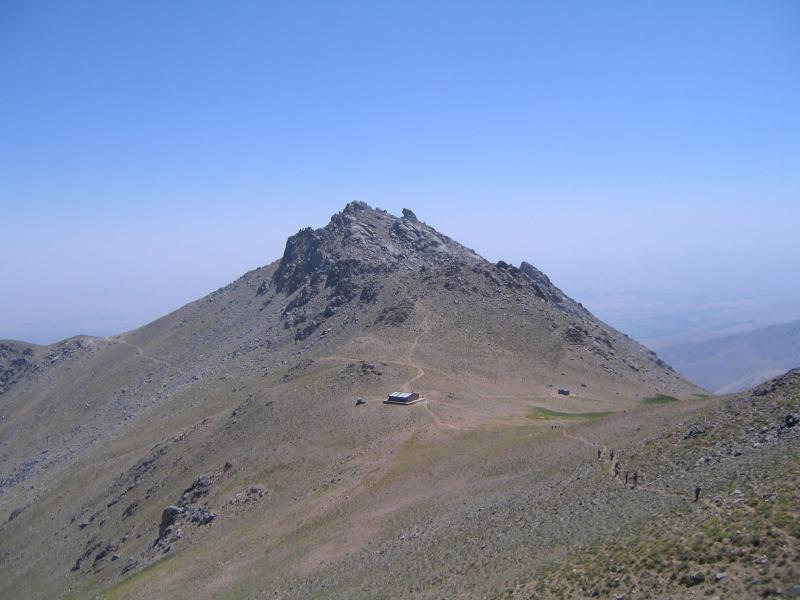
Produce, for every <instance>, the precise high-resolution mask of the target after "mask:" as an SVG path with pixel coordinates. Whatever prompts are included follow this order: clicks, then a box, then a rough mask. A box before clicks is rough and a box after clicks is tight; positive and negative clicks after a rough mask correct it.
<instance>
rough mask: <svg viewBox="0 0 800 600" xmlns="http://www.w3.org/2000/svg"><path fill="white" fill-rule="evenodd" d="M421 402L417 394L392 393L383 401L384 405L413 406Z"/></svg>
mask: <svg viewBox="0 0 800 600" xmlns="http://www.w3.org/2000/svg"><path fill="white" fill-rule="evenodd" d="M420 400H422V398H421V397H420V395H419V394H418V393H417V392H392V393H391V394H389V397H388V398H387V399H386V400H384V401H383V403H384V404H404V405H407V404H414V403H416V402H419V401H420Z"/></svg>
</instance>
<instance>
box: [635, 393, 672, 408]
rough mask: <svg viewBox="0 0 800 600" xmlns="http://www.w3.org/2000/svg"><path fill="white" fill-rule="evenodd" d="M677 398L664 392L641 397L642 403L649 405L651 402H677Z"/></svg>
mask: <svg viewBox="0 0 800 600" xmlns="http://www.w3.org/2000/svg"><path fill="white" fill-rule="evenodd" d="M678 401H679V400H678V399H677V398H676V397H675V396H667V395H666V394H656V395H655V396H649V397H648V398H642V404H645V405H648V406H649V405H651V404H669V403H670V402H678Z"/></svg>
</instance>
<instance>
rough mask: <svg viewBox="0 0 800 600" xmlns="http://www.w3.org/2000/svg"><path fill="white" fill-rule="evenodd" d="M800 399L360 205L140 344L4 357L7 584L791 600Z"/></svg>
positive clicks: (116, 341) (146, 330) (51, 592)
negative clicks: (714, 366)
mask: <svg viewBox="0 0 800 600" xmlns="http://www.w3.org/2000/svg"><path fill="white" fill-rule="evenodd" d="M423 216H424V215H423ZM395 392H413V397H414V400H415V401H414V402H413V403H409V404H408V405H406V406H403V405H402V404H403V403H402V402H400V403H399V404H398V403H394V404H387V403H384V401H385V400H386V399H387V398H388V395H389V394H393V393H395ZM797 392H798V384H797V380H796V375H795V376H793V378H792V377H788V378H786V379H782V380H779V381H776V382H773V383H771V384H765V385H764V386H762V387H760V388H758V389H757V390H754V391H753V392H752V394H749V393H748V394H745V395H740V396H736V397H720V398H711V397H709V396H708V395H707V394H706V393H705V392H704V391H703V390H701V389H699V388H697V387H696V386H694V385H692V384H691V383H689V382H687V381H685V380H684V379H682V378H681V377H680V376H679V375H678V374H676V373H675V372H674V371H673V370H672V369H671V368H670V367H669V366H668V365H666V364H665V363H664V362H663V361H661V360H660V359H659V358H658V357H657V356H656V355H655V354H654V353H653V352H651V351H649V350H648V349H646V348H645V347H643V346H641V345H640V344H638V343H636V342H635V341H634V340H632V339H630V338H628V337H627V336H625V335H624V334H622V333H620V332H618V331H616V330H615V329H613V328H612V327H610V326H608V325H607V324H605V323H603V322H602V321H600V320H599V319H597V318H596V317H594V316H593V315H592V314H591V313H590V312H589V311H588V310H587V309H586V308H584V307H583V306H581V305H580V304H579V303H578V302H575V301H574V300H572V299H571V298H569V297H568V296H567V295H566V294H564V293H563V292H562V291H561V290H560V289H558V288H557V287H556V286H555V285H554V284H553V283H552V282H551V281H550V279H549V278H548V277H547V276H546V275H545V274H544V273H542V272H541V271H539V270H538V269H536V268H535V267H534V266H532V265H531V264H529V263H527V262H523V263H522V264H521V265H520V266H519V267H517V266H514V265H511V264H508V263H506V262H502V261H501V262H498V263H491V262H489V261H487V260H485V259H484V258H482V257H481V256H479V255H478V254H477V253H475V252H474V251H472V250H470V249H468V248H465V247H464V246H462V245H461V244H459V243H457V242H456V241H454V240H452V239H450V238H448V237H447V236H445V235H443V234H442V233H439V232H438V231H436V230H435V229H434V228H432V227H430V226H429V225H427V224H425V223H424V222H423V221H422V220H420V219H419V218H418V217H417V216H416V215H415V214H414V212H413V211H411V210H409V209H404V210H403V211H402V214H401V215H400V216H394V215H391V214H389V213H387V212H386V211H383V210H379V209H373V208H371V207H369V206H368V205H366V204H364V203H362V202H352V203H350V204H348V205H347V206H346V207H345V208H344V210H342V211H341V212H340V213H337V214H335V215H334V216H333V217H332V218H331V220H330V222H329V223H328V224H327V225H326V226H325V227H323V228H320V229H303V230H301V231H299V232H298V233H296V234H295V235H293V236H291V237H289V239H288V240H287V242H286V248H285V251H284V254H283V256H282V257H281V258H280V259H279V260H277V261H275V262H273V263H271V264H269V265H267V266H264V267H261V268H259V269H255V270H253V271H251V272H249V273H246V274H244V275H243V276H242V277H240V278H239V279H237V280H236V281H234V282H233V283H231V284H230V285H228V286H226V287H224V288H221V289H219V290H216V291H214V292H212V293H211V294H209V295H208V296H206V297H204V298H201V299H199V300H197V301H195V302H192V303H190V304H188V305H186V306H184V307H182V308H180V309H179V310H177V311H175V312H173V313H171V314H168V315H166V316H164V317H162V318H161V319H158V320H157V321H154V322H153V323H150V324H148V325H145V326H144V327H141V328H139V329H137V330H134V331H130V332H127V333H123V334H120V335H117V336H113V337H109V338H91V337H79V338H73V339H70V340H65V341H64V342H60V343H58V344H54V345H52V346H35V345H31V344H25V343H22V342H13V341H4V342H2V343H0V417H1V418H0V521H2V525H0V573H2V577H0V596H2V597H4V598H86V597H91V598H97V597H99V598H220V597H227V598H286V599H288V598H348V599H350V598H386V597H391V598H434V597H463V598H474V597H485V596H490V597H520V598H522V597H525V598H527V597H540V596H544V597H567V596H569V597H581V596H585V597H615V596H619V595H622V596H623V597H628V595H629V594H630V597H640V595H642V594H644V593H653V592H652V590H660V591H659V592H658V597H670V596H672V597H685V595H686V593H687V590H689V589H691V590H700V591H702V593H703V594H704V595H712V594H714V593H715V590H718V589H719V590H722V591H723V592H724V591H725V590H727V591H728V592H730V593H733V594H739V595H742V594H743V595H747V594H750V593H751V592H752V593H758V594H761V593H765V592H766V591H767V590H768V589H774V590H778V591H780V592H781V593H789V591H790V585H789V583H791V581H790V580H791V578H792V577H796V571H794V570H793V568H792V567H791V565H792V561H793V560H794V561H795V562H796V556H795V554H796V545H797V533H798V532H797V531H795V529H796V528H793V527H792V525H791V523H792V519H795V520H796V516H797V497H796V494H795V495H792V493H793V492H792V491H791V490H792V489H793V488H792V487H791V486H792V485H794V483H792V482H794V481H795V479H796V477H797V470H796V468H794V467H792V466H791V465H796V464H798V463H797V461H796V460H795V458H796V456H795V455H796V452H797V443H798V441H797V440H798V438H797V434H798V431H800V428H799V427H798V425H797V422H798V420H797V419H798V417H797V415H798V412H799V411H798V407H797V403H798V393H797ZM396 397H398V398H403V397H404V396H403V395H402V394H401V395H399V396H396ZM409 397H411V396H409ZM784 413H785V414H784ZM748 428H749V429H748ZM765 428H766V429H765ZM792 457H795V458H792ZM790 458H792V460H793V462H792V461H790V460H789V459H790ZM787 465H788V466H787ZM741 472H747V473H748V479H747V481H746V482H743V483H741V484H740V482H739V480H738V479H737V478H738V477H739V474H740V473H741ZM698 488H699V489H700V491H699V492H698V491H697V489H698ZM734 490H738V492H737V493H736V494H733V491H734ZM740 497H741V498H742V501H741V502H739V501H738V499H739V498H740ZM765 498H769V500H764V499H765ZM753 502H755V504H753ZM764 502H768V504H764V506H763V507H762V504H763V503H764ZM745 506H752V507H754V511H755V512H754V513H751V512H749V511H748V510H747V509H745V508H744V507H745ZM739 509H741V510H739ZM753 515H758V519H756V518H755V517H754V516H753ZM714 519H716V520H714ZM731 519H733V520H731ZM732 522H735V523H736V527H737V529H736V531H733V530H731V531H729V529H731V527H729V524H730V523H732ZM726 523H727V524H726ZM654 525H657V526H654ZM770 531H771V532H773V533H770ZM737 532H740V533H741V535H740V533H737ZM775 532H777V533H775ZM698 536H701V537H698ZM702 536H704V537H702ZM742 536H744V537H742ZM748 536H749V537H748ZM753 536H756V537H758V539H759V543H758V544H754V543H750V545H749V546H748V545H747V543H745V542H746V540H750V542H752V540H754V539H755V537H753ZM776 536H777V537H776ZM734 537H735V538H736V540H737V541H735V542H733V541H732V540H733V539H734ZM740 538H741V539H740ZM778 539H779V540H780V544H776V543H773V542H774V541H775V540H778ZM698 540H699V541H698ZM742 540H745V542H743V543H741V544H740V543H739V542H740V541H742ZM695 542H697V543H695ZM748 543H749V542H748ZM631 544H639V545H640V546H639V545H637V546H635V547H636V548H640V547H641V551H638V550H637V551H636V552H627V553H625V552H623V550H626V549H629V548H631V547H634V546H631ZM731 544H733V545H734V546H735V548H736V552H733V551H729V548H730V547H731ZM662 547H663V548H664V552H663V553H660V554H659V553H656V552H655V551H654V550H653V549H655V548H662ZM760 548H763V549H764V550H763V552H764V556H765V557H766V562H762V555H761V554H760V552H761V550H759V549H760ZM682 549H683V550H682ZM684 550H685V551H684ZM706 550H708V551H706ZM626 551H627V550H626ZM659 552H660V551H659ZM782 553H783V554H782ZM665 557H667V558H665ZM641 560H646V561H648V563H647V568H646V569H639V567H637V569H638V571H637V572H641V573H642V575H641V576H639V575H637V576H631V575H629V574H630V573H631V570H632V569H633V565H634V564H638V563H637V561H641ZM781 561H782V562H781ZM565 565H569V568H567V567H565ZM773 565H774V566H773ZM670 573H675V576H674V577H673V576H671V575H670ZM720 573H722V574H723V575H719V574H720ZM768 578H769V579H768ZM756 580H757V581H756ZM726 586H727V587H726ZM648 590H650V591H648ZM642 597H643V596H642Z"/></svg>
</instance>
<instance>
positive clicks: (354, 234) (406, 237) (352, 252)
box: [273, 200, 485, 293]
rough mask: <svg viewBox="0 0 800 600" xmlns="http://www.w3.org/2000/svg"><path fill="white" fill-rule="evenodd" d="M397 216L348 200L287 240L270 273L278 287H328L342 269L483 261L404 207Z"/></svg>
mask: <svg viewBox="0 0 800 600" xmlns="http://www.w3.org/2000/svg"><path fill="white" fill-rule="evenodd" d="M402 215H403V216H402V217H396V216H394V215H392V214H390V213H388V212H387V211H385V210H382V209H379V208H372V207H371V206H369V205H368V204H367V203H365V202H361V201H357V200H356V201H353V202H350V203H349V204H347V205H346V206H345V207H344V209H343V210H342V211H341V212H338V213H336V214H335V215H333V216H332V217H331V220H330V222H329V223H328V225H326V226H325V227H323V228H321V229H311V228H305V229H301V230H300V231H299V232H298V233H296V234H295V235H293V236H291V237H290V238H289V239H288V240H287V241H286V249H285V251H284V253H283V257H282V258H281V261H280V265H279V266H278V269H277V270H276V271H275V274H274V276H273V283H274V284H275V287H276V290H277V291H278V292H286V293H292V292H294V291H295V290H297V289H298V288H299V287H301V286H303V285H304V284H307V283H310V284H312V285H322V284H324V285H325V287H330V286H331V285H333V284H332V283H331V281H334V282H335V281H338V279H339V276H340V274H341V273H343V272H345V271H346V272H347V273H350V274H354V273H361V274H364V273H369V272H373V273H375V272H386V271H391V270H395V269H400V268H406V269H412V270H416V269H420V268H422V267H423V266H425V265H428V266H434V265H440V264H443V263H446V262H453V261H455V262H459V263H467V264H476V263H478V262H485V261H484V259H482V258H481V257H480V256H478V255H477V254H476V253H475V252H473V251H472V250H469V249H467V248H465V247H464V246H462V245H461V244H459V243H457V242H455V241H453V240H452V239H450V238H449V237H447V236H445V235H442V234H441V233H439V232H438V231H436V230H435V229H434V228H433V227H431V226H429V225H427V224H425V223H423V222H422V221H420V220H419V219H418V218H417V216H416V215H415V214H414V212H413V211H412V210H410V209H408V208H404V209H403V213H402Z"/></svg>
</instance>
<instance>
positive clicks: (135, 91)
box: [0, 1, 800, 346]
mask: <svg viewBox="0 0 800 600" xmlns="http://www.w3.org/2000/svg"><path fill="white" fill-rule="evenodd" d="M798 34H800V5H798V4H797V3H795V2H788V1H787V2H763V3H740V2H731V3H722V2H720V3H711V2H709V3H703V4H702V5H700V4H697V3H690V2H676V3H669V4H668V5H666V4H665V5H654V4H647V5H645V4H644V3H635V2H630V3H618V4H614V5H613V8H612V7H611V5H600V4H597V3H588V2H587V3H581V2H576V3H537V4H535V5H533V4H532V3H508V4H504V5H503V6H502V7H501V8H498V7H497V6H493V7H491V8H489V7H487V6H486V5H481V4H478V3H461V2H459V3H442V4H437V5H436V6H435V7H432V6H428V5H426V4H422V3H416V4H411V3H408V4H403V5H396V6H390V5H374V4H372V3H369V4H368V3H355V2H348V3H341V4H337V5H335V6H334V5H330V4H328V3H308V4H305V5H304V6H303V7H302V8H299V7H298V6H296V5H295V6H288V5H287V6H272V5H266V4H262V3H237V4H236V5H235V6H222V5H219V4H216V3H175V4H172V5H170V6H158V5H148V6H143V5H141V4H140V3H132V2H130V3H114V5H105V6H104V5H98V4H95V3H70V4H69V5H67V4H63V3H55V2H43V3H37V4H36V5H25V4H16V5H13V6H12V5H10V4H6V5H4V6H2V7H0V82H1V83H2V85H0V208H2V218H1V219H0V239H1V240H2V242H3V259H2V260H1V261H0V282H2V286H0V290H1V291H2V293H1V294H0V339H1V338H7V337H10V338H17V339H24V340H28V341H34V342H52V341H56V340H57V339H60V338H63V337H67V336H70V335H74V334H79V333H85V334H94V335H109V334H112V333H117V332H120V331H122V330H125V329H130V328H133V327H136V326H139V325H141V324H144V323H145V322H147V321H149V320H152V319H154V318H157V317H159V316H161V315H163V314H164V313H166V312H168V311H170V310H173V309H175V308H177V307H179V306H180V305H182V304H184V303H186V302H188V301H191V300H193V299H196V298H198V297H200V296H202V295H204V294H206V293H208V292H209V291H211V290H213V289H215V288H217V287H219V286H222V285H225V284H227V283H229V282H230V281H232V280H233V279H235V278H236V277H238V276H239V275H241V274H242V273H244V272H245V271H247V270H249V269H252V268H255V267H257V266H260V265H263V264H266V263H269V262H271V261H273V260H275V259H277V258H279V257H280V255H281V253H282V251H283V245H284V243H285V240H286V237H287V236H288V235H291V234H292V233H294V232H296V231H297V230H298V229H300V228H301V227H305V226H314V227H319V226H322V225H324V224H325V223H326V222H327V220H328V219H329V217H330V215H331V214H333V213H334V212H337V211H339V210H341V209H342V207H343V206H344V205H345V204H346V203H347V202H348V201H350V200H352V199H355V198H357V199H359V200H364V201H366V202H368V203H369V204H370V205H373V206H378V207H381V208H385V209H387V210H389V211H390V212H393V213H395V214H397V213H399V212H400V210H401V209H402V208H403V207H409V208H411V209H413V210H414V211H415V212H416V213H417V215H418V216H419V218H420V219H422V220H424V221H426V222H428V223H430V224H431V225H432V226H434V227H436V228H437V229H438V230H439V231H441V232H443V233H445V234H447V235H449V236H451V237H453V238H454V239H456V240H458V241H460V242H462V243H464V244H465V245H467V246H470V247H472V248H474V249H475V250H476V251H477V252H479V253H480V254H482V255H484V256H486V257H487V258H489V259H491V260H499V259H503V260H506V261H508V262H513V263H517V264H518V263H519V262H520V261H521V260H527V261H529V262H531V263H533V264H534V265H536V266H537V267H539V268H540V269H542V270H543V271H544V272H545V273H547V274H548V275H549V276H550V277H551V278H552V280H553V281H554V283H556V284H557V285H559V286H560V287H562V289H564V291H566V292H567V293H568V294H570V295H572V296H573V297H575V298H576V299H578V300H580V301H583V302H584V304H586V306H587V307H588V308H590V309H591V310H593V311H594V312H595V313H596V314H598V316H600V317H601V318H603V319H605V320H607V321H608V322H609V323H611V324H612V325H614V326H617V327H618V328H620V329H622V330H623V331H625V332H627V333H630V334H632V335H635V336H636V337H637V338H639V339H641V340H642V341H644V342H646V343H650V344H654V345H656V346H657V345H658V342H659V340H662V341H663V340H674V339H681V338H680V336H681V335H684V334H685V335H700V334H699V333H697V332H698V331H699V330H698V327H699V328H700V330H702V328H703V326H704V325H703V324H706V323H710V324H711V325H712V326H713V327H716V328H717V330H718V331H732V330H736V329H737V328H739V329H741V328H746V327H749V326H757V325H763V324H767V323H772V322H779V321H788V320H791V319H796V318H800V252H798V248H797V238H798V235H797V223H799V222H800V169H798V168H797V165H799V164H800V141H798V140H800V111H798V110H797V106H800V77H798V75H800V35H798ZM713 327H712V329H713ZM700 333H702V331H701V332H700ZM706 333H707V334H709V335H710V334H712V333H713V331H706Z"/></svg>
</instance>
